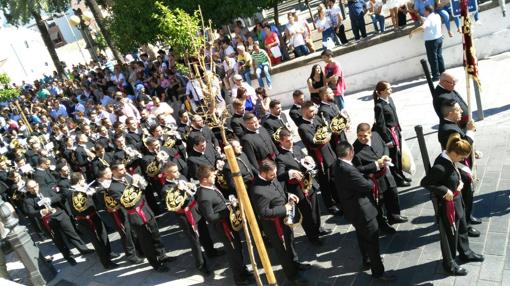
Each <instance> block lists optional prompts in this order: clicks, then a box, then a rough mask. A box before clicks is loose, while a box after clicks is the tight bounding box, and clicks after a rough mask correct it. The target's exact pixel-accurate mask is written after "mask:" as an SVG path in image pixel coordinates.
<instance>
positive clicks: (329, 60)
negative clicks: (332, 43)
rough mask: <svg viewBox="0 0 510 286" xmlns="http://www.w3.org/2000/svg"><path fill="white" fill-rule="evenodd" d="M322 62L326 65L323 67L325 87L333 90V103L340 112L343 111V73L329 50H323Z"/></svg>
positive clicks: (344, 86)
mask: <svg viewBox="0 0 510 286" xmlns="http://www.w3.org/2000/svg"><path fill="white" fill-rule="evenodd" d="M321 57H322V60H323V61H324V62H325V63H326V66H325V67H324V75H325V76H326V85H327V86H328V87H330V88H331V89H332V90H333V93H334V94H335V103H336V104H337V105H338V108H339V109H340V110H342V109H344V107H345V103H344V92H345V89H346V88H347V86H346V84H345V79H344V73H343V71H342V69H341V68H340V64H338V63H337V62H336V61H335V59H334V58H333V52H332V51H331V50H327V49H326V50H324V51H323V52H322V54H321Z"/></svg>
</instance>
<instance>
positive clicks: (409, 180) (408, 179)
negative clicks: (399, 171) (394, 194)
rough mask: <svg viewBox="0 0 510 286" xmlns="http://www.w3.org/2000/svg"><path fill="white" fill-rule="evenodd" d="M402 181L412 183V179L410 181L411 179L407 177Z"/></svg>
mask: <svg viewBox="0 0 510 286" xmlns="http://www.w3.org/2000/svg"><path fill="white" fill-rule="evenodd" d="M404 181H406V182H408V183H410V182H412V181H413V179H411V178H408V177H406V176H404Z"/></svg>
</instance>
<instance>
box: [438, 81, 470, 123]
mask: <svg viewBox="0 0 510 286" xmlns="http://www.w3.org/2000/svg"><path fill="white" fill-rule="evenodd" d="M451 99H453V100H455V101H456V102H458V103H459V105H460V108H461V109H462V114H463V115H467V114H468V106H467V104H466V102H465V101H464V99H463V98H462V97H461V96H460V95H459V93H458V92H456V91H455V90H452V91H448V90H446V89H444V88H442V87H441V86H440V85H437V86H436V89H435V90H434V99H433V100H432V104H433V105H434V110H435V111H436V114H437V116H438V117H439V120H441V119H442V118H443V115H442V114H441V106H442V105H443V103H444V102H445V101H447V100H451ZM461 127H462V128H465V126H461Z"/></svg>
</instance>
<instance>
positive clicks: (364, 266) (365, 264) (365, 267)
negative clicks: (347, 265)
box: [360, 261, 370, 271]
mask: <svg viewBox="0 0 510 286" xmlns="http://www.w3.org/2000/svg"><path fill="white" fill-rule="evenodd" d="M360 270H361V271H367V270H370V261H364V262H363V263H362V264H361V267H360Z"/></svg>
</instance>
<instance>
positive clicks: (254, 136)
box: [241, 128, 278, 168]
mask: <svg viewBox="0 0 510 286" xmlns="http://www.w3.org/2000/svg"><path fill="white" fill-rule="evenodd" d="M241 145H242V146H243V150H244V152H245V153H246V156H248V160H250V162H251V164H252V165H253V166H255V167H257V168H258V167H259V161H263V160H265V159H267V158H268V156H271V155H272V154H274V156H276V155H278V149H277V148H276V145H275V144H274V142H273V138H271V135H269V133H268V132H267V130H266V129H265V128H259V129H258V133H256V132H253V131H250V130H246V133H245V134H244V136H243V138H242V139H241Z"/></svg>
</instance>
